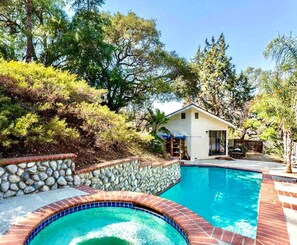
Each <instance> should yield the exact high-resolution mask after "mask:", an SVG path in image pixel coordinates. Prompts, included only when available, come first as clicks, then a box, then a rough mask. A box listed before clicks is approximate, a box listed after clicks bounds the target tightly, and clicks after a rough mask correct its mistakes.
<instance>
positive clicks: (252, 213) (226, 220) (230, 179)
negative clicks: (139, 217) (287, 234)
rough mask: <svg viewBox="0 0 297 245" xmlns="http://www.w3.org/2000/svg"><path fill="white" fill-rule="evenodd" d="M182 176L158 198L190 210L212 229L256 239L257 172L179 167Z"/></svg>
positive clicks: (259, 183)
mask: <svg viewBox="0 0 297 245" xmlns="http://www.w3.org/2000/svg"><path fill="white" fill-rule="evenodd" d="M181 175H182V180H181V182H180V183H178V184H177V185H175V186H173V187H172V188H170V189H169V190H168V191H166V192H164V193H163V194H161V197H164V198H167V199H169V200H172V201H174V202H177V203H179V204H181V205H183V206H185V207H187V208H189V209H191V210H193V211H194V212H196V213H197V214H199V215H200V216H202V217H203V218H204V219H206V220H207V221H208V222H210V223H211V224H212V225H214V226H217V227H220V228H222V229H226V230H229V231H232V232H235V233H238V234H241V235H244V236H248V237H251V238H255V236H256V230H257V223H258V199H259V192H260V185H261V179H262V175H261V174H260V173H254V172H248V171H239V170H232V169H223V168H215V167H209V168H206V167H200V168H199V167H182V168H181Z"/></svg>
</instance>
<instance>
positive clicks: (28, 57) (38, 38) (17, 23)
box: [0, 0, 67, 65]
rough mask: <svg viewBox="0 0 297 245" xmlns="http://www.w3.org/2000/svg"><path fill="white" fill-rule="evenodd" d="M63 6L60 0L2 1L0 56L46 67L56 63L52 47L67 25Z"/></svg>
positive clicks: (0, 13)
mask: <svg viewBox="0 0 297 245" xmlns="http://www.w3.org/2000/svg"><path fill="white" fill-rule="evenodd" d="M63 6H64V2H63V1H62V0H48V1H46V0H38V1H37V0H21V1H16V0H3V1H1V2H0V52H1V56H2V57H4V58H6V59H14V60H25V61H27V62H30V61H38V62H43V63H45V64H46V65H51V64H52V63H53V62H54V61H56V60H58V58H59V56H58V55H59V54H58V53H56V52H55V48H56V45H57V43H58V40H59V38H61V36H62V34H61V31H62V32H64V30H65V22H67V19H66V14H65V12H64V10H63Z"/></svg>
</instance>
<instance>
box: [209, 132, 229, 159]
mask: <svg viewBox="0 0 297 245" xmlns="http://www.w3.org/2000/svg"><path fill="white" fill-rule="evenodd" d="M208 134H209V154H208V155H209V156H215V155H226V131H225V130H221V131H209V132H208Z"/></svg>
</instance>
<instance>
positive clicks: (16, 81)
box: [0, 59, 141, 150]
mask: <svg viewBox="0 0 297 245" xmlns="http://www.w3.org/2000/svg"><path fill="white" fill-rule="evenodd" d="M104 92H105V91H103V90H97V89H94V88H91V87H90V86H88V84H87V83H86V82H85V81H82V80H78V79H77V77H76V76H75V75H71V74H69V73H68V72H63V71H60V70H56V69H54V68H52V67H49V68H46V67H44V66H42V65H39V64H34V63H30V64H27V63H22V62H14V61H12V62H6V61H4V60H2V59H0V149H1V148H2V149H4V150H8V149H10V148H11V147H12V146H18V145H19V146H24V145H25V146H30V145H34V144H35V145H39V144H41V145H42V144H48V143H50V144H63V142H65V141H66V140H71V141H72V142H76V141H77V143H80V142H87V144H88V145H95V146H98V147H100V145H101V144H118V143H120V144H121V145H122V146H127V145H128V144H130V143H134V142H138V141H141V138H140V135H139V134H137V133H136V132H135V131H134V130H133V129H131V127H130V126H129V125H128V124H127V123H126V118H125V117H123V116H121V115H119V114H115V113H114V112H111V111H110V110H109V109H108V108H107V107H106V106H101V105H100V102H101V98H102V95H103V94H104ZM82 137H84V139H85V140H80V138H82ZM74 145H75V144H74ZM76 145H78V144H76ZM86 147H87V146H86Z"/></svg>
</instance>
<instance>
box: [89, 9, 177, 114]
mask: <svg viewBox="0 0 297 245" xmlns="http://www.w3.org/2000/svg"><path fill="white" fill-rule="evenodd" d="M108 18H109V19H110V25H107V26H106V27H105V41H106V43H108V44H109V45H111V46H112V47H113V49H112V53H111V59H110V60H107V62H106V64H105V67H104V71H103V72H105V76H104V77H103V78H100V77H98V79H96V80H93V81H90V82H91V83H93V84H94V86H96V87H99V88H104V89H106V90H107V91H108V92H107V98H106V105H108V107H109V108H110V109H111V110H114V111H119V110H120V109H121V108H123V107H126V106H127V105H129V103H136V104H141V103H143V102H144V101H146V100H148V99H150V98H152V97H155V96H157V95H160V94H163V95H164V94H165V93H167V92H170V91H171V87H170V84H171V82H172V81H173V80H174V79H175V78H177V77H178V74H179V72H180V71H179V70H178V65H177V64H178V62H179V60H180V58H179V57H178V56H177V55H176V54H175V53H169V52H166V51H165V49H164V45H163V43H162V42H161V41H160V33H159V32H158V31H157V29H156V23H155V21H154V20H146V19H143V18H140V17H138V16H137V15H136V14H135V13H132V12H130V13H128V14H127V15H123V14H120V13H117V14H115V15H114V16H109V17H108Z"/></svg>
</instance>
